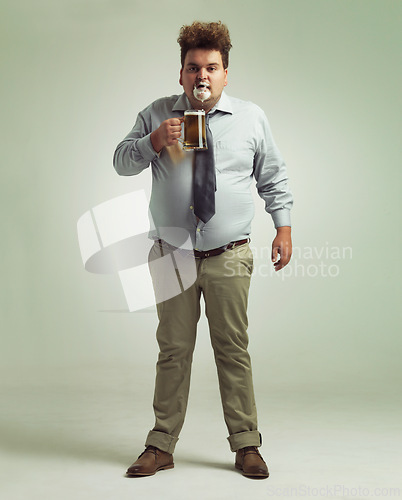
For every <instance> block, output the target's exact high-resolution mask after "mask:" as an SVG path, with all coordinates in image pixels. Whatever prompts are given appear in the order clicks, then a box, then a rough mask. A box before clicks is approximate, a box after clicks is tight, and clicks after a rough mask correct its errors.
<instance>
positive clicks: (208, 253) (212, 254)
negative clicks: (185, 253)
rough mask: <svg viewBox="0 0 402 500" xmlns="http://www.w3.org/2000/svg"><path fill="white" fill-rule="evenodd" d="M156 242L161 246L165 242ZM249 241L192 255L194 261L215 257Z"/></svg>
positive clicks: (197, 251) (237, 242)
mask: <svg viewBox="0 0 402 500" xmlns="http://www.w3.org/2000/svg"><path fill="white" fill-rule="evenodd" d="M157 241H158V242H159V244H160V245H162V244H163V243H165V244H166V242H165V241H164V240H161V239H158V240H157ZM249 241H250V240H249V238H246V239H245V240H237V241H231V242H230V243H228V244H227V245H224V246H223V247H219V248H213V249H212V250H206V251H201V250H193V251H192V253H193V254H194V257H195V258H196V259H206V258H207V257H215V256H216V255H220V254H222V253H223V252H226V250H232V249H233V248H235V247H238V246H240V245H244V244H245V243H248V242H249ZM168 245H169V244H168ZM169 246H170V245H169ZM172 248H173V247H172Z"/></svg>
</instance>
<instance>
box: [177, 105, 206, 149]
mask: <svg viewBox="0 0 402 500" xmlns="http://www.w3.org/2000/svg"><path fill="white" fill-rule="evenodd" d="M183 149H208V146H207V135H206V133H205V111H204V110H203V109H199V110H198V109H190V110H188V111H185V112H184V141H183Z"/></svg>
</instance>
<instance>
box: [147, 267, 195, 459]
mask: <svg viewBox="0 0 402 500" xmlns="http://www.w3.org/2000/svg"><path fill="white" fill-rule="evenodd" d="M152 278H153V280H157V279H158V276H156V275H153V276H152ZM162 278H163V277H162ZM200 296H201V291H200V289H199V287H198V286H197V284H196V283H194V284H193V285H192V286H191V287H189V288H188V289H187V290H185V291H184V292H182V293H180V294H178V295H176V296H175V297H172V298H170V299H169V300H165V301H163V302H161V303H159V304H157V311H158V318H159V325H158V328H157V332H156V339H157V341H158V345H159V356H158V362H157V365H156V379H155V392H154V401H153V408H154V413H155V426H154V428H153V429H152V430H151V431H150V433H149V434H148V437H147V440H146V445H147V446H148V445H153V446H156V447H157V448H159V449H161V450H162V451H166V452H168V453H173V450H174V447H175V445H176V442H177V440H178V436H179V433H180V431H181V428H182V426H183V423H184V418H185V414H186V409H187V401H188V393H189V388H190V375H191V364H192V359H193V351H194V346H195V340H196V330H197V322H198V320H199V317H200Z"/></svg>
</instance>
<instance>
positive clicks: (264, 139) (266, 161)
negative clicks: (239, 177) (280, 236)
mask: <svg viewBox="0 0 402 500" xmlns="http://www.w3.org/2000/svg"><path fill="white" fill-rule="evenodd" d="M258 135H259V141H258V149H257V152H256V154H255V156H254V177H255V179H256V181H257V190H258V194H259V195H260V196H261V198H262V199H263V200H264V201H265V210H266V211H267V212H268V213H269V214H270V215H271V217H272V220H273V222H274V225H275V227H276V228H277V227H281V226H290V225H291V223H290V209H291V208H292V205H293V195H292V193H291V191H290V189H289V186H288V176H287V169H286V164H285V162H284V161H283V158H282V156H281V154H280V152H279V150H278V148H277V146H276V144H275V142H274V139H273V137H272V133H271V129H270V126H269V123H268V120H267V118H266V116H265V114H264V113H262V114H261V121H260V124H259V131H258Z"/></svg>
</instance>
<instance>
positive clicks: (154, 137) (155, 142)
mask: <svg viewBox="0 0 402 500" xmlns="http://www.w3.org/2000/svg"><path fill="white" fill-rule="evenodd" d="M150 138H151V144H152V147H153V148H154V150H155V152H156V153H160V152H161V150H162V148H163V144H161V142H160V139H159V134H158V131H157V130H154V131H153V132H151V136H150Z"/></svg>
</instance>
